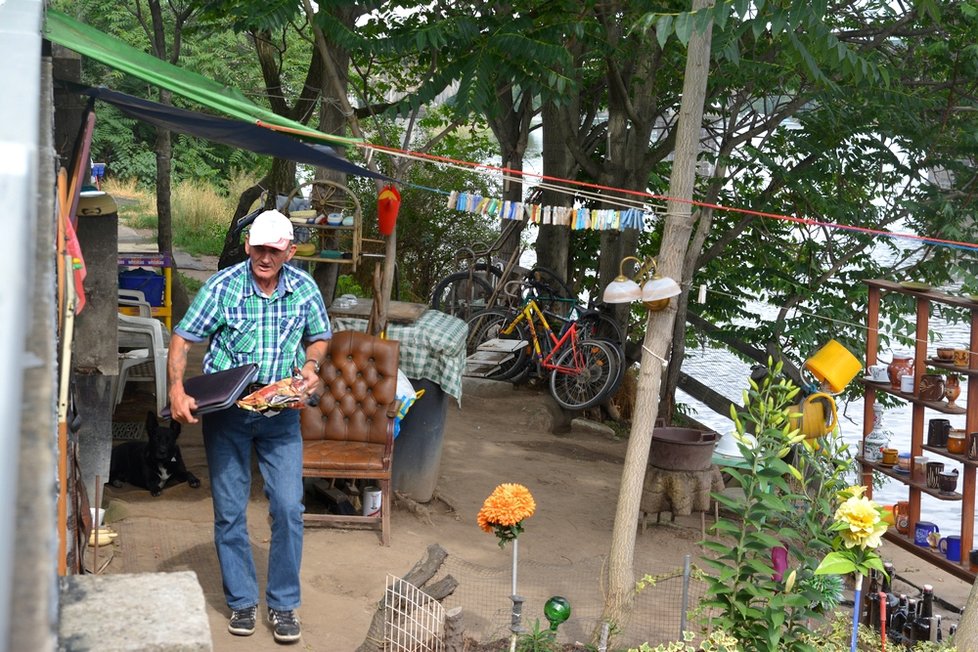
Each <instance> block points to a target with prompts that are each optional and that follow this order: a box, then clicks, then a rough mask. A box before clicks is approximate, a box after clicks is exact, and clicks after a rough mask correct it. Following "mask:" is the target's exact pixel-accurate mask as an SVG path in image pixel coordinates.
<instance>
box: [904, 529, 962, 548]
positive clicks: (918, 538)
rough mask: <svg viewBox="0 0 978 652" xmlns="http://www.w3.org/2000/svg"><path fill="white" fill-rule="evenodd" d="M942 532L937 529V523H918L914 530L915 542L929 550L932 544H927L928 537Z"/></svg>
mask: <svg viewBox="0 0 978 652" xmlns="http://www.w3.org/2000/svg"><path fill="white" fill-rule="evenodd" d="M940 531H941V528H939V527H937V523H931V522H930V521H917V524H916V525H915V526H914V528H913V542H914V543H915V544H917V545H918V546H920V547H921V548H929V547H930V544H929V543H927V536H928V535H930V534H932V533H934V532H940ZM959 554H960V544H959Z"/></svg>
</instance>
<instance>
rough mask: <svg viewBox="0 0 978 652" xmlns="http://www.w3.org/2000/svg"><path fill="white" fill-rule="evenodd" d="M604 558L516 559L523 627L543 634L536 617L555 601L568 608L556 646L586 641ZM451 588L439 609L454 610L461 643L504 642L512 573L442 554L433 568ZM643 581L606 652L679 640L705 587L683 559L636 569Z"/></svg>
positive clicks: (597, 623)
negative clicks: (461, 623)
mask: <svg viewBox="0 0 978 652" xmlns="http://www.w3.org/2000/svg"><path fill="white" fill-rule="evenodd" d="M606 562H607V559H606V557H604V556H600V557H594V558H592V559H588V560H583V561H581V560H576V561H574V562H573V563H568V564H566V565H564V564H543V563H538V562H533V561H526V562H524V561H523V560H520V565H519V584H518V587H517V590H518V592H519V594H520V595H521V596H522V597H523V599H524V602H523V611H522V613H523V618H522V623H523V628H524V630H525V631H533V629H534V628H536V629H538V630H544V629H547V628H548V627H549V622H548V621H547V620H546V617H545V616H544V613H543V607H544V604H545V603H546V601H547V600H548V599H549V598H551V597H553V596H555V595H559V596H562V597H564V598H566V599H567V600H568V601H569V602H570V604H571V611H572V613H571V617H570V619H569V620H568V621H567V622H566V623H564V624H562V625H561V626H560V628H559V630H558V636H557V641H558V642H560V643H575V642H578V643H591V642H592V641H594V640H595V639H596V637H597V634H596V633H597V632H600V630H601V625H602V623H601V610H602V607H603V604H604V595H605V591H604V586H603V585H602V580H601V578H603V577H604V575H605V571H606V568H605V566H606ZM441 572H442V573H445V574H450V575H452V576H453V577H455V578H456V579H457V580H458V582H459V585H458V588H457V589H456V590H455V593H453V594H452V595H451V596H449V597H448V598H446V599H445V601H444V607H445V608H446V609H450V608H452V607H461V608H462V609H463V612H464V619H465V632H466V637H468V638H471V639H473V640H476V641H479V642H480V643H488V642H490V641H496V640H502V639H508V638H509V636H510V615H511V612H512V601H511V599H510V595H511V593H512V569H511V568H510V567H508V566H507V567H500V568H488V567H485V566H479V565H477V564H472V563H469V562H467V561H465V560H463V559H460V558H459V557H457V556H449V558H448V559H447V560H446V562H445V564H444V566H443V567H442V569H441ZM639 572H644V573H645V576H644V577H645V580H646V581H644V582H639V586H638V587H637V588H636V594H635V600H634V604H633V607H632V609H631V611H630V615H629V618H628V620H627V622H622V623H610V624H609V639H610V642H609V645H608V648H607V649H608V650H627V649H628V648H630V647H638V646H639V645H640V644H641V643H646V642H647V643H650V644H652V645H657V644H659V643H667V642H669V641H677V640H681V638H682V634H681V631H682V630H683V629H684V628H686V627H687V626H688V625H687V623H688V621H689V612H690V609H691V608H694V607H695V606H696V605H698V604H699V602H700V601H701V600H702V598H703V596H704V594H705V591H706V585H705V584H704V583H703V582H702V581H699V580H696V579H695V578H694V576H693V573H692V567H691V564H690V558H689V556H688V555H687V556H686V559H685V563H684V564H683V565H682V566H680V567H662V568H652V569H639Z"/></svg>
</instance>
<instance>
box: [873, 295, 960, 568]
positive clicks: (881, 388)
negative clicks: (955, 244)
mask: <svg viewBox="0 0 978 652" xmlns="http://www.w3.org/2000/svg"><path fill="white" fill-rule="evenodd" d="M865 283H866V285H867V287H868V288H869V300H868V309H867V335H866V367H867V368H869V367H870V366H872V365H874V364H876V363H877V359H876V356H877V352H878V350H879V319H880V301H881V300H882V298H883V297H884V296H886V295H887V294H891V293H892V294H901V295H906V296H911V297H914V298H915V299H916V328H915V331H914V337H915V342H916V344H915V346H914V355H913V358H914V367H913V368H914V387H919V386H920V378H921V376H923V375H924V373H925V372H926V369H927V367H934V368H939V369H943V370H945V371H951V372H954V373H957V374H961V375H964V376H967V377H968V379H969V382H968V391H967V396H963V397H962V398H964V399H965V400H964V404H965V407H964V408H962V407H953V408H949V407H948V406H947V403H944V402H943V401H922V400H920V399H919V398H917V397H916V396H914V395H912V394H906V393H904V392H899V391H895V390H893V389H891V388H890V385H889V383H877V382H871V381H863V384H864V386H865V388H866V398H865V401H864V404H863V437H864V438H865V437H866V435H868V434H869V433H870V432H871V431H872V429H873V404H874V403H875V402H876V394H877V392H885V393H887V394H891V395H893V396H897V397H899V398H901V399H903V400H905V401H908V402H910V403H911V404H912V405H913V414H912V417H911V430H910V433H911V434H910V455H911V457H916V456H918V455H921V454H922V453H923V451H925V450H926V451H928V452H929V453H933V454H936V455H940V456H942V457H946V458H948V459H952V460H955V461H957V462H960V463H962V464H963V473H962V474H961V477H960V478H959V487H958V489H959V491H960V493H955V494H953V495H944V494H941V493H939V492H938V491H936V490H934V489H928V488H927V486H926V485H924V484H922V483H920V482H915V481H913V480H911V477H910V476H909V475H905V474H899V473H896V472H894V471H893V470H892V469H889V468H887V467H883V466H880V465H879V464H872V463H869V462H866V461H864V460H863V459H862V458H861V457H858V458H857V459H858V461H859V462H860V464H861V465H862V484H863V485H865V486H866V487H868V494H869V496H870V497H872V487H873V484H872V476H873V472H878V473H882V474H884V475H886V476H887V477H891V478H894V479H895V480H897V481H899V482H902V483H904V484H905V485H907V489H908V492H909V502H910V532H911V533H912V532H913V531H914V529H915V528H916V524H917V521H919V520H921V518H920V497H921V495H922V494H928V495H932V496H935V497H936V498H939V499H941V500H946V501H960V503H961V562H960V563H959V562H953V561H949V560H948V559H947V558H946V557H944V555H941V554H940V553H936V552H933V551H931V550H930V549H929V548H924V547H921V546H918V545H916V544H914V541H913V536H912V534H911V536H909V537H908V536H906V535H903V534H900V533H899V532H897V531H896V530H895V529H891V530H890V531H888V532H887V533H886V538H887V539H888V540H889V541H892V542H894V543H895V544H897V545H899V546H900V547H902V548H905V549H906V550H908V551H910V552H912V553H914V554H915V555H917V556H918V557H920V558H922V559H925V560H927V561H928V562H929V563H931V564H933V565H935V566H938V567H939V568H941V569H943V570H945V571H947V572H949V573H951V574H953V575H955V576H957V577H960V578H961V579H964V580H966V581H969V582H974V581H975V573H973V572H971V570H970V563H969V555H968V553H969V552H970V551H971V549H972V548H973V547H974V534H975V532H974V530H975V477H976V470H978V461H974V460H968V459H967V458H966V457H965V456H963V455H954V454H953V453H948V452H947V450H946V449H944V448H937V447H934V446H927V445H926V444H925V442H924V433H925V432H926V427H925V418H924V417H925V413H926V411H927V410H933V411H935V412H939V413H942V414H964V415H965V423H966V425H965V432H976V431H978V355H976V354H975V351H978V303H976V302H974V301H971V300H970V299H968V298H966V297H960V296H952V295H950V294H946V293H944V292H940V291H937V290H915V289H909V288H905V287H903V286H902V285H900V284H899V283H894V282H892V281H885V280H867V281H865ZM932 304H941V305H946V306H952V307H956V308H962V309H965V310H968V311H969V312H970V325H971V331H970V332H971V335H970V342H969V343H968V350H969V351H971V355H970V356H969V360H968V366H967V367H958V366H955V365H953V364H951V363H949V362H942V361H938V360H936V359H934V358H929V357H928V356H927V342H928V332H929V330H928V329H929V326H928V324H929V320H930V308H931V305H932ZM972 380H976V382H971V381H972ZM959 400H960V399H959Z"/></svg>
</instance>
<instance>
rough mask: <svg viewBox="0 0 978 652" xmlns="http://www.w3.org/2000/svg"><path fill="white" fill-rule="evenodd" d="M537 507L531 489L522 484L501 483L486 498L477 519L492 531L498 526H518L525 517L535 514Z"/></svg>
mask: <svg viewBox="0 0 978 652" xmlns="http://www.w3.org/2000/svg"><path fill="white" fill-rule="evenodd" d="M536 508H537V505H536V503H535V502H533V496H532V495H530V490H529V489H527V488H526V487H524V486H523V485H521V484H501V485H499V486H498V487H496V488H495V489H494V490H493V492H492V493H491V494H489V497H488V498H486V500H485V502H484V503H483V504H482V509H480V510H479V515H478V517H477V519H476V520H477V521H478V522H479V527H480V528H482V529H483V530H484V531H486V532H489V533H492V532H493V530H494V528H497V527H502V528H511V527H514V526H518V525H519V524H520V522H521V521H523V519H525V518H529V517H530V516H533V511H534V510H535V509H536Z"/></svg>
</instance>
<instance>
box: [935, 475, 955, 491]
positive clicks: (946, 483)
mask: <svg viewBox="0 0 978 652" xmlns="http://www.w3.org/2000/svg"><path fill="white" fill-rule="evenodd" d="M937 485H938V487H939V488H940V490H941V493H942V494H953V493H954V490H955V489H957V488H958V470H957V469H954V470H953V471H941V472H940V473H939V474H938V478H937Z"/></svg>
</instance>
